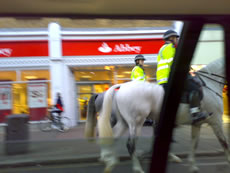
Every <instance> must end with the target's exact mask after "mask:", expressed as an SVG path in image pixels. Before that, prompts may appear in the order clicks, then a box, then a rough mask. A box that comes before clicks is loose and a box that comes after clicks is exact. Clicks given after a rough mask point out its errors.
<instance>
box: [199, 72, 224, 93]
mask: <svg viewBox="0 0 230 173" xmlns="http://www.w3.org/2000/svg"><path fill="white" fill-rule="evenodd" d="M195 74H197V76H198V78H199V79H200V80H201V82H202V83H203V86H204V87H206V88H207V89H209V90H210V91H212V92H214V93H215V94H216V95H218V96H219V97H220V98H223V97H222V95H220V94H219V93H217V92H216V91H214V90H213V89H212V88H210V87H208V86H207V85H206V83H205V82H204V80H203V79H202V78H201V77H200V76H202V77H205V78H207V79H209V80H212V81H214V82H217V83H219V84H222V85H225V84H226V82H220V81H218V80H215V79H213V78H211V77H209V76H207V75H205V74H208V75H211V76H215V77H218V78H221V79H225V81H226V78H225V77H224V76H220V75H217V74H215V73H208V72H205V71H197V72H195Z"/></svg>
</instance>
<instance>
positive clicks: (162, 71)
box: [156, 30, 208, 124]
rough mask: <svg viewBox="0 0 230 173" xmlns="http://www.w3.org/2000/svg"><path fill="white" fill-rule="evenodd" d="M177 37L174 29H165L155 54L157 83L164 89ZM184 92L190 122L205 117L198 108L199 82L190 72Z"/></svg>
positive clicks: (195, 121) (200, 90)
mask: <svg viewBox="0 0 230 173" xmlns="http://www.w3.org/2000/svg"><path fill="white" fill-rule="evenodd" d="M178 38H179V35H178V34H177V33H176V32H175V31H173V30H168V31H166V32H165V33H164V35H163V39H164V41H165V44H164V45H163V46H162V47H161V48H160V51H159V54H158V56H157V72H156V77H157V83H158V84H159V85H162V86H163V88H164V89H166V88H167V83H168V78H169V74H170V70H171V66H172V63H173V59H174V56H175V53H176V48H177V44H178ZM185 93H187V100H188V102H189V105H190V114H191V116H192V124H195V123H197V122H199V121H201V120H204V119H206V118H207V117H208V114H207V113H206V112H202V111H201V109H200V102H201V99H202V94H203V93H202V89H201V84H200V83H199V81H198V80H195V78H194V77H193V76H191V75H190V74H188V78H187V81H186V85H185Z"/></svg>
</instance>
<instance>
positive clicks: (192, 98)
mask: <svg viewBox="0 0 230 173" xmlns="http://www.w3.org/2000/svg"><path fill="white" fill-rule="evenodd" d="M189 103H190V113H191V116H192V124H196V123H197V122H199V121H202V120H204V119H206V118H207V117H208V116H209V115H208V113H206V112H201V110H200V95H199V92H197V91H192V92H191V93H190V95H189Z"/></svg>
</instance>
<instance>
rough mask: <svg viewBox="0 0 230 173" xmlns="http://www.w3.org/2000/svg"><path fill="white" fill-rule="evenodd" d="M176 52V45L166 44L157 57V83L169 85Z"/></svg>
mask: <svg viewBox="0 0 230 173" xmlns="http://www.w3.org/2000/svg"><path fill="white" fill-rule="evenodd" d="M175 52H176V48H175V45H174V44H173V43H170V42H166V43H165V45H164V46H162V47H161V49H160V51H159V54H158V56H157V75H156V76H157V83H158V84H165V83H168V78H169V74H170V70H171V66H172V63H173V58H174V55H175Z"/></svg>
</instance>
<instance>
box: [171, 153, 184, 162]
mask: <svg viewBox="0 0 230 173" xmlns="http://www.w3.org/2000/svg"><path fill="white" fill-rule="evenodd" d="M168 161H169V162H174V163H181V162H182V160H181V158H179V157H177V156H176V155H175V154H172V153H169V156H168Z"/></svg>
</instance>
